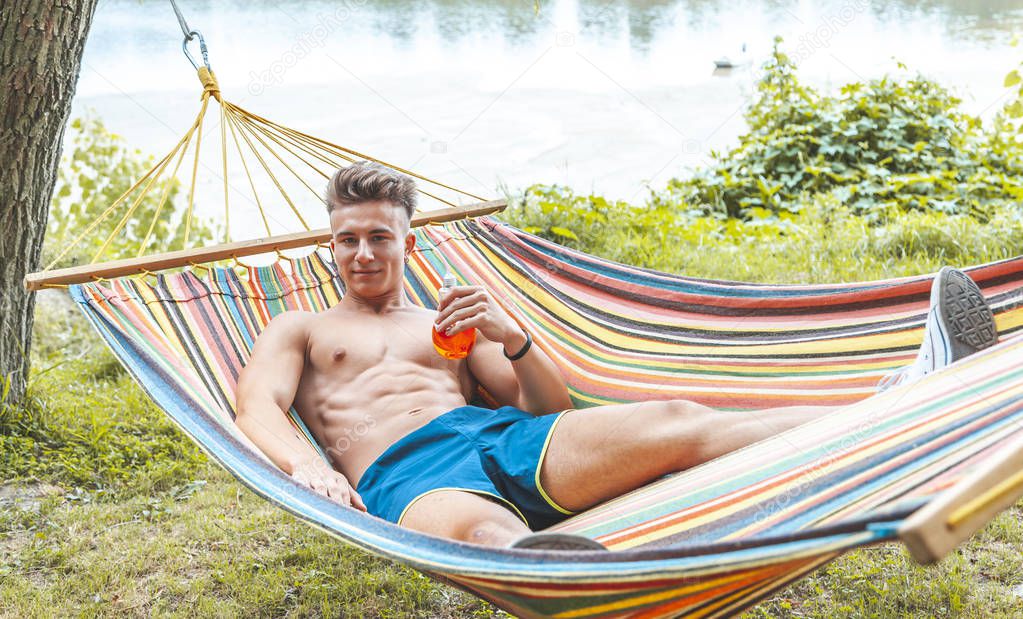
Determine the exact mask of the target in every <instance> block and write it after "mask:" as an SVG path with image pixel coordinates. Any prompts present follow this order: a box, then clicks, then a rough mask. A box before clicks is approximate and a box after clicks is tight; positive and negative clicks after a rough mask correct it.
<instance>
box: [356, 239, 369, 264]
mask: <svg viewBox="0 0 1023 619" xmlns="http://www.w3.org/2000/svg"><path fill="white" fill-rule="evenodd" d="M355 259H356V260H358V261H359V262H369V261H370V260H372V259H373V252H372V251H371V250H370V246H369V243H367V242H366V241H359V249H358V251H356V252H355Z"/></svg>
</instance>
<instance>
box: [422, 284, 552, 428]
mask: <svg viewBox="0 0 1023 619" xmlns="http://www.w3.org/2000/svg"><path fill="white" fill-rule="evenodd" d="M438 309H439V311H438V314H437V320H436V323H435V324H436V325H437V327H439V330H441V331H443V330H445V329H448V328H451V330H452V331H451V332H452V333H457V332H459V331H463V330H465V329H468V328H475V329H476V330H477V337H476V345H475V346H474V347H473V350H472V352H471V353H470V354H469V357H468V359H467V362H468V364H469V371H470V372H472V375H473V376H474V377H475V378H476V380H478V381H479V383H480V384H481V385H482V386H483V388H484V389H486V390H487V392H488V393H489V394H490V395H491V396H493V397H494V399H496V400H497V401H498V402H499V403H501V404H510V405H512V406H515V407H517V408H520V409H522V410H525V411H529V412H531V413H533V414H534V415H545V414H547V413H554V412H558V411H562V410H565V409H566V408H571V407H572V400H571V398H569V396H568V388H567V387H566V385H565V379H564V377H562V375H561V372H560V371H559V370H558V368H557V366H556V365H554V362H553V361H551V359H550V357H548V356H547V354H546V353H545V352H544V351H543V350H542V349H541V348H540V347H539V346H537V344H536V342H531V343H530V344H529V348H528V349H527V350H526V351H525V354H522V355H521V356H517V355H518V354H519V353H520V352H522V350H523V348H525V347H526V344H527V341H528V340H527V336H526V332H525V330H523V328H522V327H520V326H519V324H518V323H517V322H515V320H513V319H512V317H511V316H509V315H508V313H507V312H505V311H504V309H503V308H501V306H500V304H498V303H497V302H496V301H495V300H494V299H493V296H492V295H491V294H490V293H489V292H488V291H487V290H485V289H484V288H482V287H479V286H459V287H457V288H452V289H451V290H450V291H449V292H448V294H447V295H446V296H445V297H444V298H443V299H441V303H440V305H439V308H438ZM516 356H517V358H516V359H515V360H514V361H513V360H510V359H509V358H508V357H516Z"/></svg>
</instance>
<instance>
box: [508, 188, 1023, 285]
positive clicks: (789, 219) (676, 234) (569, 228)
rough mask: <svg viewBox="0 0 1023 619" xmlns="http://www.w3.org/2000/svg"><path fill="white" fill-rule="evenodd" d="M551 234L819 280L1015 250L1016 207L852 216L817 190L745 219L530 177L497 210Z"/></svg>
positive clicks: (630, 255) (647, 255) (680, 261)
mask: <svg viewBox="0 0 1023 619" xmlns="http://www.w3.org/2000/svg"><path fill="white" fill-rule="evenodd" d="M502 218H503V219H505V220H506V221H508V222H510V223H512V224H514V225H516V226H519V227H521V228H523V229H524V230H526V231H529V232H532V233H534V234H537V235H539V236H542V237H544V238H547V239H550V240H552V241H554V242H557V243H561V244H563V245H566V246H568V247H572V248H575V249H579V250H582V251H585V252H587V253H593V254H596V255H600V256H603V257H605V258H608V259H611V260H614V261H616V262H623V263H627V264H633V265H636V266H641V267H647V268H651V269H657V270H660V271H667V272H675V273H686V274H688V275H693V276H699V277H710V278H715V279H724V280H739V281H755V282H786V283H797V282H804V283H829V282H835V281H849V280H854V281H855V280H867V279H880V278H885V277H893V276H896V275H912V274H916V273H921V272H933V271H937V270H938V269H939V268H940V267H941V266H942V265H944V264H959V265H967V264H977V263H982V262H989V261H994V260H1001V259H1004V258H1009V257H1012V256H1016V255H1020V254H1023V209H1021V208H1020V207H1019V206H1006V207H1004V208H1002V209H999V210H997V211H995V212H993V213H992V214H990V216H989V217H988V218H987V220H986V221H981V220H978V219H977V218H975V217H971V216H969V215H960V214H949V213H944V212H940V211H929V212H925V211H911V212H908V213H903V214H901V215H899V216H897V217H896V216H886V217H883V218H881V219H880V220H873V219H870V218H866V217H858V216H856V215H855V214H854V213H853V209H852V208H850V207H849V206H846V205H844V204H842V203H841V202H840V201H839V200H838V199H837V198H836V197H835V196H834V195H829V194H823V195H820V196H817V197H816V198H815V199H814V200H812V201H811V202H809V203H807V204H806V205H804V206H803V207H802V209H801V210H800V212H798V213H792V212H790V211H779V212H777V213H773V212H771V211H769V210H767V209H765V208H762V207H753V208H750V209H749V210H748V211H747V216H746V218H745V219H735V218H726V217H722V216H720V215H717V214H713V215H700V214H698V213H693V212H689V211H684V212H679V211H677V210H675V209H673V208H671V207H670V206H669V205H667V204H665V203H663V202H659V201H653V202H651V204H650V205H649V206H646V207H638V206H633V205H630V204H626V203H622V202H617V203H616V202H610V201H608V200H605V199H604V198H601V197H599V196H585V197H584V196H577V195H575V194H574V193H573V192H572V191H570V190H568V189H565V188H562V187H548V186H540V185H537V186H533V187H530V188H529V189H528V190H526V192H525V194H524V196H523V197H522V198H520V199H518V200H515V201H513V202H512V203H511V206H509V208H508V209H507V210H506V211H505V212H504V213H503V214H502Z"/></svg>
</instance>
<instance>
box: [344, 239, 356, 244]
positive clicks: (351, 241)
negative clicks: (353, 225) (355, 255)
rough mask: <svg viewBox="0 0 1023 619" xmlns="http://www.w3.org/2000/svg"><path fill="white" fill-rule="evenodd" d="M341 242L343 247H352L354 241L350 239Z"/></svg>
mask: <svg viewBox="0 0 1023 619" xmlns="http://www.w3.org/2000/svg"><path fill="white" fill-rule="evenodd" d="M341 242H342V243H344V244H345V245H352V244H353V243H355V239H350V238H349V239H341Z"/></svg>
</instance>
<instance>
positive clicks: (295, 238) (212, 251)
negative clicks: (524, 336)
mask: <svg viewBox="0 0 1023 619" xmlns="http://www.w3.org/2000/svg"><path fill="white" fill-rule="evenodd" d="M506 206H508V203H507V201H505V200H490V201H488V202H477V203H475V204H468V205H466V206H454V207H450V208H443V209H437V210H432V211H424V212H421V213H416V214H415V216H414V217H413V218H412V227H414V228H415V227H418V226H425V225H428V224H435V223H444V222H446V221H455V220H458V219H467V218H470V217H479V216H481V215H490V214H492V213H496V212H498V211H501V210H504V208H505V207H506ZM328 241H330V229H329V228H322V229H320V230H310V231H308V232H296V233H292V234H284V235H281V236H272V237H267V238H262V239H253V240H250V241H238V242H236V243H222V244H220V245H211V246H209V247H197V248H194V249H184V250H179V251H171V252H166V253H162V254H153V255H150V256H142V257H139V258H127V259H124V260H111V261H109V262H98V263H95V264H84V265H81V266H76V267H69V268H66V269H54V270H52V271H41V272H39V273H29V274H28V275H26V276H25V288H26V289H28V290H41V289H43V288H46V287H48V286H60V285H67V284H81V283H85V282H91V281H93V280H95V279H101V278H102V279H111V278H114V277H124V276H126V275H138V274H141V273H155V272H158V271H162V270H164V269H174V268H182V267H186V266H189V265H192V264H205V263H210V262H216V261H218V260H228V259H231V258H241V257H243V256H253V255H256V254H265V253H270V252H275V251H280V250H284V249H296V248H299V247H308V246H310V245H315V244H318V243H326V242H328Z"/></svg>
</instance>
